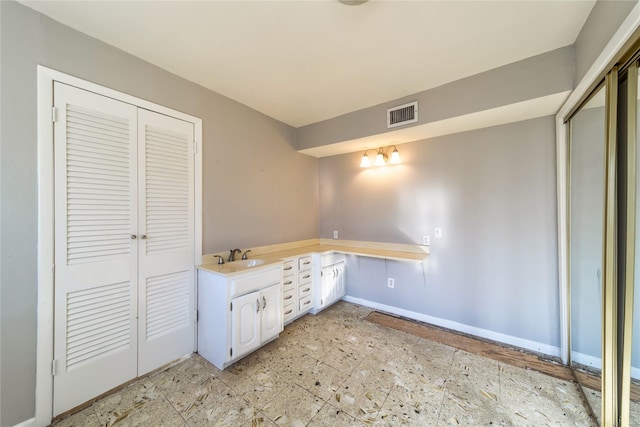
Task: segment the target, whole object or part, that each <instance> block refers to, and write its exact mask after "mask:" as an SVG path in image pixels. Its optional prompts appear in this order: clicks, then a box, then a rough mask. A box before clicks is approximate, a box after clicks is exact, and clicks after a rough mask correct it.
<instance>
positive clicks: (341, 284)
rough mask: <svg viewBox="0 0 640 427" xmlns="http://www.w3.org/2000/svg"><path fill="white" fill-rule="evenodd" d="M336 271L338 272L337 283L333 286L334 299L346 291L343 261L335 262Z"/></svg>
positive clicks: (337, 298)
mask: <svg viewBox="0 0 640 427" xmlns="http://www.w3.org/2000/svg"><path fill="white" fill-rule="evenodd" d="M336 271H337V272H338V277H337V283H336V287H335V300H336V301H337V300H339V299H340V298H342V297H343V296H345V294H346V293H347V285H346V280H345V275H344V262H341V263H339V264H336Z"/></svg>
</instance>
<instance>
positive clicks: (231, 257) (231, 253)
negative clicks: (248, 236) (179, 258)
mask: <svg viewBox="0 0 640 427" xmlns="http://www.w3.org/2000/svg"><path fill="white" fill-rule="evenodd" d="M240 252H242V251H241V250H240V249H231V250H230V251H229V262H233V261H235V260H236V253H238V254H239V253H240Z"/></svg>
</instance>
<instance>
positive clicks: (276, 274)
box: [231, 266, 282, 298]
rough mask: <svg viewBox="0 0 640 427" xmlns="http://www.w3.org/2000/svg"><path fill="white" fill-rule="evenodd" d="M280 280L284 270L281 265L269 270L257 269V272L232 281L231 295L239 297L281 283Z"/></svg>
mask: <svg viewBox="0 0 640 427" xmlns="http://www.w3.org/2000/svg"><path fill="white" fill-rule="evenodd" d="M280 280H282V270H281V269H280V267H279V266H278V268H272V269H269V270H260V271H256V272H255V274H251V275H247V276H243V277H242V278H239V279H234V280H232V281H231V297H232V298H233V297H237V296H240V295H244V294H248V293H249V292H253V291H257V290H259V289H262V288H266V287H268V286H271V285H273V284H276V283H280Z"/></svg>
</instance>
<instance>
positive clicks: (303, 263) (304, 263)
mask: <svg viewBox="0 0 640 427" xmlns="http://www.w3.org/2000/svg"><path fill="white" fill-rule="evenodd" d="M298 268H299V269H300V270H306V269H310V268H311V255H307V256H301V257H300V258H298Z"/></svg>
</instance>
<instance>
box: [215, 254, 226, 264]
mask: <svg viewBox="0 0 640 427" xmlns="http://www.w3.org/2000/svg"><path fill="white" fill-rule="evenodd" d="M213 257H214V258H218V264H224V258H223V257H221V256H220V255H214V256H213Z"/></svg>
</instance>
